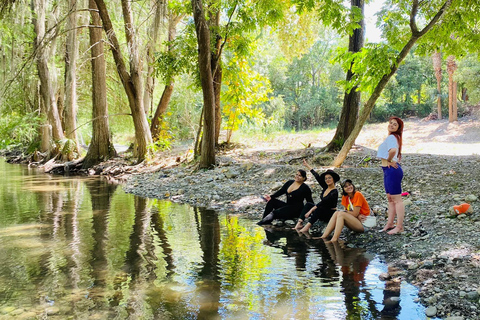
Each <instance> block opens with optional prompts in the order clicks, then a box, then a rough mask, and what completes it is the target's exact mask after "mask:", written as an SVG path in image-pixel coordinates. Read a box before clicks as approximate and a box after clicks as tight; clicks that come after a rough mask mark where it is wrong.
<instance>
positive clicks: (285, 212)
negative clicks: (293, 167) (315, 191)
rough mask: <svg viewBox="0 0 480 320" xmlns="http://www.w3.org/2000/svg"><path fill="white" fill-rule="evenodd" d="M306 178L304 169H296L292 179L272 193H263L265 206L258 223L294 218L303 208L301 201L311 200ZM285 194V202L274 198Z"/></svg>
mask: <svg viewBox="0 0 480 320" xmlns="http://www.w3.org/2000/svg"><path fill="white" fill-rule="evenodd" d="M306 180H307V173H306V172H305V170H302V169H300V170H298V171H297V174H296V175H295V179H294V180H289V181H287V182H286V183H285V184H284V185H283V187H282V188H281V189H280V190H278V191H277V192H275V193H274V194H272V195H265V196H264V197H263V198H264V199H265V200H266V201H267V206H266V207H265V211H264V213H263V219H262V220H261V221H259V222H258V223H257V224H258V225H263V224H269V223H271V222H272V221H273V220H274V219H283V220H287V219H296V218H297V217H298V216H299V215H300V213H301V212H302V209H303V201H304V200H307V202H313V199H312V190H310V187H309V186H308V185H306V184H305V183H304V182H305V181H306ZM283 194H286V195H287V202H284V201H281V200H278V199H276V198H277V197H279V196H281V195H283Z"/></svg>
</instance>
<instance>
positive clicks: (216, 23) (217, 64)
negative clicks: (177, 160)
mask: <svg viewBox="0 0 480 320" xmlns="http://www.w3.org/2000/svg"><path fill="white" fill-rule="evenodd" d="M209 16H210V19H209V23H210V27H211V28H210V29H211V30H215V32H214V33H213V36H214V37H215V51H214V52H212V62H211V64H212V65H211V67H212V77H213V94H214V96H215V146H218V145H219V139H220V128H221V126H222V109H221V107H220V102H221V99H220V95H221V93H222V57H221V52H220V48H221V45H222V37H221V36H220V34H218V31H217V30H219V28H220V11H219V10H218V9H214V11H210V12H209Z"/></svg>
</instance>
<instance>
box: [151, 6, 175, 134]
mask: <svg viewBox="0 0 480 320" xmlns="http://www.w3.org/2000/svg"><path fill="white" fill-rule="evenodd" d="M180 20H181V17H180V16H173V15H172V14H170V15H169V19H168V41H169V42H170V43H171V42H172V41H173V40H175V38H176V37H177V24H178V23H179V22H180ZM171 48H172V47H171V46H168V49H167V50H168V51H170V50H171ZM174 87H175V80H174V78H173V77H172V78H171V79H170V83H167V84H166V85H165V88H164V89H163V93H162V97H161V98H160V101H159V102H158V106H157V110H155V115H154V116H153V118H152V123H151V125H150V131H151V133H152V138H153V140H154V141H155V140H157V138H158V135H159V133H160V131H161V130H162V128H161V126H160V122H161V120H162V117H163V115H164V114H165V111H167V108H168V105H169V103H170V99H171V98H172V94H173V89H174Z"/></svg>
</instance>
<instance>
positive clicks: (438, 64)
mask: <svg viewBox="0 0 480 320" xmlns="http://www.w3.org/2000/svg"><path fill="white" fill-rule="evenodd" d="M432 60H433V69H434V70H435V78H437V114H438V119H439V120H440V119H442V54H441V53H440V51H435V53H434V54H433V56H432Z"/></svg>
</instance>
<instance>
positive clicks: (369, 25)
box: [365, 0, 383, 42]
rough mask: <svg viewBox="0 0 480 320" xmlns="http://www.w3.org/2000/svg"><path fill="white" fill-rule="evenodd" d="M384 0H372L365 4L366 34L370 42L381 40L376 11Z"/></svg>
mask: <svg viewBox="0 0 480 320" xmlns="http://www.w3.org/2000/svg"><path fill="white" fill-rule="evenodd" d="M382 3H383V0H372V1H370V3H369V4H365V35H366V40H367V41H368V42H380V41H381V32H380V30H379V29H378V28H377V27H376V26H375V21H376V20H377V17H376V16H375V13H377V11H378V10H380V8H381V6H382Z"/></svg>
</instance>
